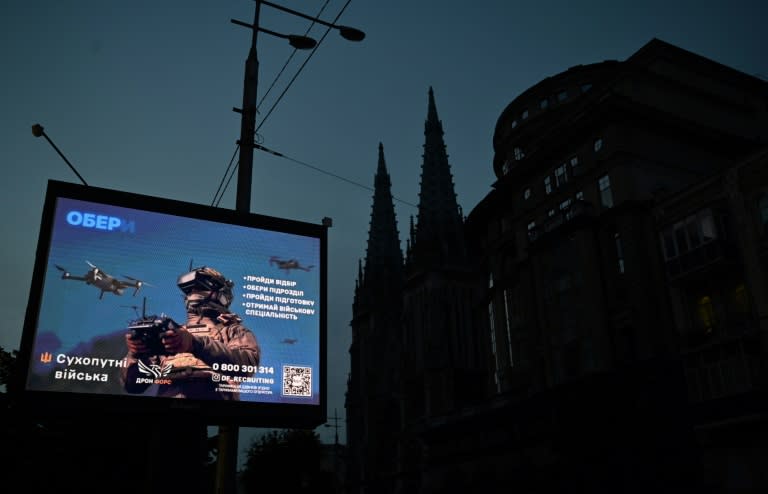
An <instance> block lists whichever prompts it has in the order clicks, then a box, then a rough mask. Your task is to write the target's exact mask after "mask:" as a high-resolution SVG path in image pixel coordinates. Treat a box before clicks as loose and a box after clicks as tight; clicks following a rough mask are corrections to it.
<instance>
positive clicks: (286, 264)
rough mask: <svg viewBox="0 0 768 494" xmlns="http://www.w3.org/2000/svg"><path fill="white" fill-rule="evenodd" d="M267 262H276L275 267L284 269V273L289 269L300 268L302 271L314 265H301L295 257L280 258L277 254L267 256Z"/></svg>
mask: <svg viewBox="0 0 768 494" xmlns="http://www.w3.org/2000/svg"><path fill="white" fill-rule="evenodd" d="M269 264H270V265H272V264H277V267H278V268H280V269H282V270H284V271H285V272H286V273H287V272H288V271H290V270H291V269H300V270H302V271H309V270H311V269H312V268H314V267H315V266H312V265H310V266H302V265H301V264H299V261H297V260H296V259H280V258H279V257H277V256H272V257H270V258H269Z"/></svg>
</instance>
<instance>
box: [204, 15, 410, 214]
mask: <svg viewBox="0 0 768 494" xmlns="http://www.w3.org/2000/svg"><path fill="white" fill-rule="evenodd" d="M351 1H352V0H347V2H346V3H345V4H344V6H343V7H342V8H341V10H340V11H339V13H338V14H337V15H336V17H335V18H334V20H333V22H332V23H331V24H336V22H337V21H338V20H339V18H340V17H341V15H342V14H343V13H344V11H345V10H346V8H347V7H348V6H349V4H350V2H351ZM327 5H328V1H326V3H325V5H323V7H322V8H321V9H320V13H322V12H323V10H324V9H325V7H326V6H327ZM319 15H320V14H318V15H317V16H316V17H319ZM314 24H315V23H314V21H313V22H312V24H310V26H309V28H308V29H307V33H308V32H309V30H310V29H312V27H313V25H314ZM331 29H333V28H331V27H328V29H326V31H325V33H324V34H323V36H322V37H321V38H320V40H319V41H318V42H317V44H316V45H315V47H314V48H313V49H312V52H310V54H309V55H308V56H307V58H306V59H305V60H304V62H303V63H302V64H301V66H300V67H299V69H298V70H297V71H296V73H295V74H294V75H293V77H292V78H291V80H290V81H289V82H288V84H287V85H286V87H285V88H284V89H283V92H282V93H280V96H278V98H277V100H275V102H274V103H273V104H272V107H271V108H270V109H269V111H268V112H267V114H266V115H265V116H264V118H263V119H262V120H261V123H259V125H258V127H256V129H255V130H254V133H257V132H258V131H259V129H260V128H261V126H262V125H264V122H266V120H267V118H269V116H270V115H271V114H272V112H273V111H274V109H275V107H277V105H278V103H280V101H281V100H282V99H283V96H285V93H286V92H288V89H289V88H290V87H291V85H292V84H293V82H294V81H295V80H296V78H297V77H298V76H299V74H300V73H301V71H302V70H303V69H304V67H305V66H306V65H307V63H308V62H309V60H310V59H311V58H312V56H313V55H314V54H315V52H316V51H317V49H318V48H319V47H320V45H321V44H322V42H323V40H325V37H326V36H328V33H329V32H330V30H331ZM295 52H296V50H294V53H295ZM291 57H293V54H291V56H290V57H289V59H288V61H287V62H286V63H285V65H284V66H283V68H282V69H281V70H280V73H279V74H278V75H277V77H276V78H275V80H274V81H273V82H272V85H271V86H270V87H269V89H268V90H267V93H269V91H270V90H271V89H272V87H273V86H274V85H275V82H276V81H277V78H279V77H280V74H282V72H283V71H284V70H285V67H286V66H287V65H288V62H290V60H291ZM267 93H265V95H264V97H266V94H267ZM264 97H262V99H261V101H260V102H259V103H258V105H257V108H258V107H259V106H260V105H261V103H262V102H263V101H264ZM257 135H258V134H257ZM254 148H256V149H261V150H263V151H266V152H270V153H272V154H275V155H276V156H280V157H283V158H285V159H288V160H291V161H294V162H296V163H298V164H301V165H304V166H307V167H309V168H312V169H314V170H316V171H319V172H321V173H325V174H327V175H330V176H332V177H335V178H337V179H339V180H342V181H345V182H348V183H350V184H353V185H356V186H358V187H363V188H364V189H367V190H370V191H373V189H372V188H371V187H368V186H366V185H363V184H360V183H357V182H354V181H352V180H349V179H346V178H344V177H341V176H339V175H335V174H333V173H330V172H327V171H325V170H323V169H321V168H318V167H315V166H312V165H310V164H308V163H303V162H300V161H298V160H293V159H292V158H289V157H287V156H285V155H282V154H280V153H277V152H276V151H272V150H269V149H267V148H265V147H263V146H261V145H259V144H254ZM239 149H240V145H239V144H238V145H237V147H236V148H235V154H233V155H232V159H231V160H230V162H229V165H228V166H227V170H226V171H225V172H224V176H223V177H222V179H221V182H219V188H218V189H217V191H216V196H214V200H213V202H212V203H211V204H212V205H215V206H217V207H218V205H219V203H220V202H221V199H222V198H223V196H224V193H225V192H226V190H227V188H228V187H229V184H230V182H231V181H232V177H233V176H234V174H235V171H236V170H237V167H238V166H239V165H240V162H239V160H238V162H237V164H235V166H234V168H233V167H232V163H233V161H234V159H235V155H236V154H237V151H238V150H239ZM227 174H229V176H227ZM217 197H218V199H217ZM394 199H395V200H397V201H400V202H402V203H404V204H407V205H409V206H413V207H417V206H415V205H413V204H411V203H408V202H406V201H402V200H400V199H396V198H394Z"/></svg>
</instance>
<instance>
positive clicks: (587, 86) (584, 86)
mask: <svg viewBox="0 0 768 494" xmlns="http://www.w3.org/2000/svg"><path fill="white" fill-rule="evenodd" d="M590 89H592V84H591V83H589V82H587V83H586V84H582V85H581V92H582V93H586V92H587V91H589V90H590Z"/></svg>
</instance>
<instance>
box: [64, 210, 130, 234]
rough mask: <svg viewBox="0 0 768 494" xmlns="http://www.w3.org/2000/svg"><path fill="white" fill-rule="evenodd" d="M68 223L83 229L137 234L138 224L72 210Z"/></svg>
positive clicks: (68, 216) (113, 217)
mask: <svg viewBox="0 0 768 494" xmlns="http://www.w3.org/2000/svg"><path fill="white" fill-rule="evenodd" d="M67 223H69V224H70V225H72V226H79V227H81V228H93V229H95V230H106V231H109V232H113V231H118V232H124V233H136V222H135V221H129V220H126V219H124V218H119V217H117V216H108V215H106V214H97V213H85V212H81V211H75V210H72V211H70V212H68V213H67Z"/></svg>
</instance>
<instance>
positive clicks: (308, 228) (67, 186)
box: [14, 180, 328, 428]
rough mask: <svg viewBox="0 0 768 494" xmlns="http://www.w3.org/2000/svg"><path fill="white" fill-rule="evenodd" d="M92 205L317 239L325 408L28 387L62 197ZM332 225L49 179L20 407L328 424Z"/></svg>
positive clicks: (55, 412)
mask: <svg viewBox="0 0 768 494" xmlns="http://www.w3.org/2000/svg"><path fill="white" fill-rule="evenodd" d="M62 198H68V199H74V200H81V201H89V202H93V203H98V204H104V205H108V206H116V207H125V208H131V209H135V210H139V211H146V212H150V213H161V214H168V215H173V216H178V217H184V218H189V219H192V220H205V221H210V222H214V223H219V224H228V225H237V226H241V227H246V228H254V229H261V230H267V231H272V232H284V233H289V234H295V235H300V236H306V237H310V238H316V239H318V240H319V246H320V248H319V256H320V263H319V266H318V268H319V281H320V286H319V300H318V301H317V303H318V323H319V335H318V336H319V356H318V358H319V369H318V377H319V397H318V398H319V403H318V404H311V403H269V402H259V401H227V400H216V401H211V400H196V399H190V398H183V399H174V398H165V397H147V396H135V395H130V394H124V395H114V394H92V393H78V392H62V391H52V390H44V391H43V390H30V389H27V381H28V377H29V375H30V372H31V368H32V364H33V359H34V355H33V351H34V348H33V346H34V342H35V341H34V340H35V336H36V333H37V331H38V325H39V320H40V314H41V308H42V307H41V305H42V298H43V291H44V284H45V283H44V281H45V279H44V278H45V275H46V271H47V269H48V263H49V254H50V249H51V242H52V235H53V230H54V219H55V218H54V216H55V207H56V203H57V201H58V200H59V199H62ZM327 228H328V225H326V224H325V223H323V224H313V223H307V222H302V221H296V220H290V219H285V218H278V217H273V216H266V215H260V214H255V213H244V212H240V211H235V210H230V209H224V208H216V207H212V206H205V205H201V204H196V203H189V202H184V201H179V200H174V199H168V198H161V197H155V196H149V195H144V194H138V193H132V192H125V191H118V190H113V189H107V188H100V187H94V186H84V185H80V184H75V183H69V182H62V181H57V180H49V181H48V187H47V190H46V195H45V202H44V205H43V211H42V218H41V222H40V232H39V237H38V244H37V249H36V253H35V262H34V268H33V275H32V282H31V285H30V291H29V298H28V303H27V309H26V314H25V319H24V327H23V332H22V339H21V345H20V350H19V354H18V362H17V369H18V372H17V373H16V376H15V377H16V380H15V381H16V382H15V384H16V385H15V386H14V388H15V390H16V392H17V396H16V399H15V401H16V403H17V406H18V407H19V408H20V410H22V411H23V413H25V414H28V415H29V416H33V417H41V418H47V417H51V418H61V417H73V418H85V419H88V418H93V419H99V420H101V419H105V418H107V419H108V418H111V417H114V418H129V419H130V418H136V417H141V420H144V419H145V418H149V417H150V416H158V417H165V416H167V415H168V414H172V415H173V416H174V417H176V418H178V419H180V420H187V419H188V420H193V421H203V422H204V423H206V424H208V425H238V426H247V427H263V428H314V427H317V426H319V425H321V424H323V423H325V422H326V420H327V410H326V408H327V348H328V345H327V257H328V255H327Z"/></svg>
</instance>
